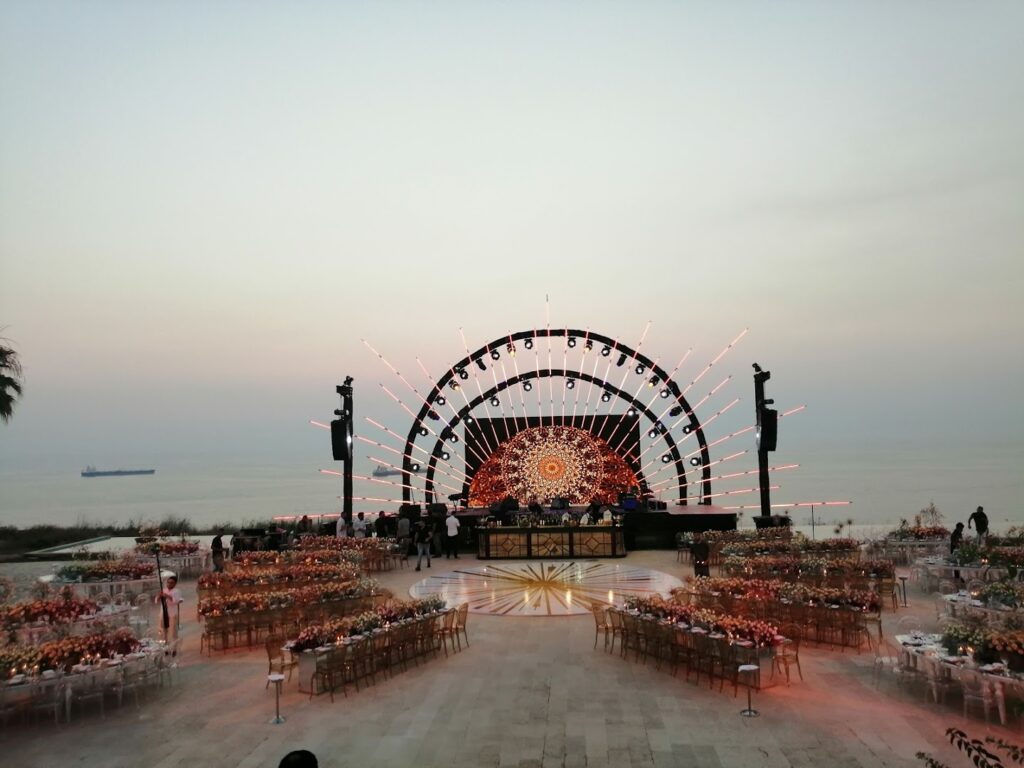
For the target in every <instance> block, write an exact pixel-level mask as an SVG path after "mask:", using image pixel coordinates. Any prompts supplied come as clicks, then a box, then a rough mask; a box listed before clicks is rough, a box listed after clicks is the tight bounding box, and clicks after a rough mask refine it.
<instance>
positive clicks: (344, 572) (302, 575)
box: [198, 563, 359, 591]
mask: <svg viewBox="0 0 1024 768" xmlns="http://www.w3.org/2000/svg"><path fill="white" fill-rule="evenodd" d="M358 576H359V569H358V568H356V567H355V566H353V565H349V564H347V563H343V564H340V565H319V564H310V565H307V564H305V563H299V564H295V565H282V566H278V567H276V568H247V569H243V570H238V571H228V572H225V573H204V574H203V575H201V576H200V577H199V582H198V589H199V590H200V591H203V590H213V589H231V588H237V587H243V586H256V585H279V586H281V587H287V586H288V585H290V584H305V583H309V582H317V581H351V580H352V579H355V578H357V577H358Z"/></svg>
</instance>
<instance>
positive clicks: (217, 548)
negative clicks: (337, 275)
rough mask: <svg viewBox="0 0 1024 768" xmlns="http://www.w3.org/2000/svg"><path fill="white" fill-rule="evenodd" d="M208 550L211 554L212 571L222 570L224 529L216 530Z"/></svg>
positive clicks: (221, 571)
mask: <svg viewBox="0 0 1024 768" xmlns="http://www.w3.org/2000/svg"><path fill="white" fill-rule="evenodd" d="M210 552H211V553H212V554H213V572H214V573H223V572H224V531H217V535H216V536H214V537H213V542H212V543H211V544H210Z"/></svg>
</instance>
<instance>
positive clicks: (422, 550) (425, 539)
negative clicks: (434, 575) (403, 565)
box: [414, 520, 432, 571]
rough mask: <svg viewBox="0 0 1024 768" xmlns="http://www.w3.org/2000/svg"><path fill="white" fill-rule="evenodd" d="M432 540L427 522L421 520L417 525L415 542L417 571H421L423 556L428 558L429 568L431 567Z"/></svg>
mask: <svg viewBox="0 0 1024 768" xmlns="http://www.w3.org/2000/svg"><path fill="white" fill-rule="evenodd" d="M431 538H432V532H431V530H430V529H429V528H427V524H426V522H425V521H423V520H420V521H419V522H418V523H416V535H415V537H414V541H415V542H416V553H417V555H418V557H417V558H416V570H417V571H418V570H419V569H420V563H422V562H423V556H424V555H426V556H427V568H429V567H430V539H431Z"/></svg>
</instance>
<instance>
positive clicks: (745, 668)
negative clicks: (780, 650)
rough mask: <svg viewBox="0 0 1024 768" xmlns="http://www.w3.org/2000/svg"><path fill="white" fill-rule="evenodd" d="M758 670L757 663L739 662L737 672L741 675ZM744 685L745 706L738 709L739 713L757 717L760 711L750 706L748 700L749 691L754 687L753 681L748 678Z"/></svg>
mask: <svg viewBox="0 0 1024 768" xmlns="http://www.w3.org/2000/svg"><path fill="white" fill-rule="evenodd" d="M760 671H761V668H760V667H759V666H758V665H757V664H740V667H739V673H740V674H741V675H751V674H753V673H755V672H760ZM744 685H746V686H747V708H746V709H742V710H740V714H741V715H743V717H758V716H759V715H760V714H761V713H760V712H758V711H757V710H756V709H754V708H753V707H752V706H751V701H750V691H751V690H752V689H753V687H754V681H753V680H752V679H749V678H748V679H747V681H746V682H745V683H744Z"/></svg>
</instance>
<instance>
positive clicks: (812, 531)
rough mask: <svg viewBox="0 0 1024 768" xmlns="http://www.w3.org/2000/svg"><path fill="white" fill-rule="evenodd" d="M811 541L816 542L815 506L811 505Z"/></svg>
mask: <svg viewBox="0 0 1024 768" xmlns="http://www.w3.org/2000/svg"><path fill="white" fill-rule="evenodd" d="M811 540H812V541H813V540H814V505H813V504H811Z"/></svg>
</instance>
